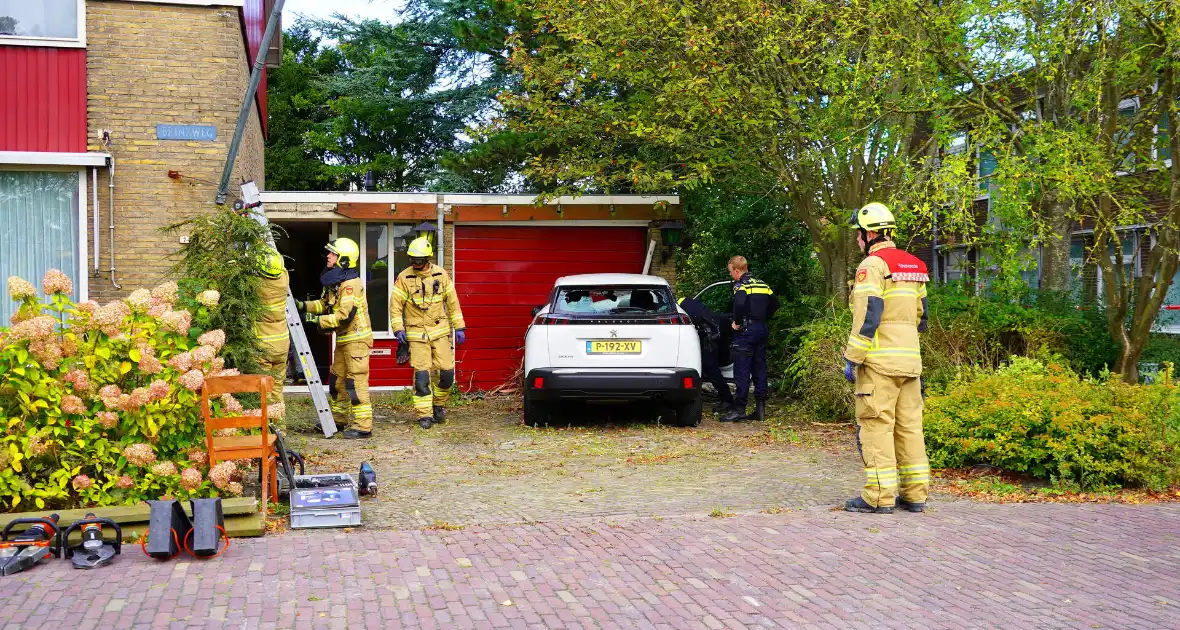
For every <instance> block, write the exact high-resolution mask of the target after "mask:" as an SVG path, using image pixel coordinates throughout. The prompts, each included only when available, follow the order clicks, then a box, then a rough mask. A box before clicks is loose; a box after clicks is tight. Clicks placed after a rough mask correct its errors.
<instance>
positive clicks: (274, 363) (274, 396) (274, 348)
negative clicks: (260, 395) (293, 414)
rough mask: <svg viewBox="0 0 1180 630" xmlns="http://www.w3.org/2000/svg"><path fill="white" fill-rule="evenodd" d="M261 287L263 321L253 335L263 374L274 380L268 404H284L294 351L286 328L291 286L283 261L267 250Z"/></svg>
mask: <svg viewBox="0 0 1180 630" xmlns="http://www.w3.org/2000/svg"><path fill="white" fill-rule="evenodd" d="M259 272H260V274H261V275H262V284H261V285H260V286H259V288H258V297H259V299H260V300H261V302H262V318H261V319H259V320H258V322H257V323H255V324H254V334H255V335H257V336H258V345H259V346H261V347H262V356H261V358H260V359H259V361H258V364H259V367H260V368H262V372H263V373H264V374H268V375H270V376H273V377H274V379H275V387H274V390H272V391H271V395H270V396H269V399H268V402H269V403H270V404H272V405H273V404H276V403H279V404H281V403H282V402H283V383H284V382H285V381H286V380H287V378H286V377H287V351H288V350H289V349H290V347H291V331H290V330H289V329H288V328H287V316H286V310H287V290H288V287H289V285H290V282H289V278H288V276H287V270H286V268H285V267H284V266H283V257H282V255H280V254H279V253H278V252H277V251H275V250H273V249H267V250H265V251H264V252H263V253H262V256H261V260H259Z"/></svg>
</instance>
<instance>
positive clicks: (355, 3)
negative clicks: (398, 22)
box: [283, 0, 402, 24]
mask: <svg viewBox="0 0 1180 630" xmlns="http://www.w3.org/2000/svg"><path fill="white" fill-rule="evenodd" d="M401 6H402V2H401V1H400V0H287V1H286V3H285V4H284V5H283V24H294V23H295V18H296V16H297V15H299V14H302V15H306V16H308V17H316V18H328V17H332V15H333V14H335V13H342V14H344V15H347V16H349V17H365V18H376V19H379V20H382V21H386V22H388V21H392V20H393V19H394V18H395V15H396V11H397V9H398V8H399V7H401Z"/></svg>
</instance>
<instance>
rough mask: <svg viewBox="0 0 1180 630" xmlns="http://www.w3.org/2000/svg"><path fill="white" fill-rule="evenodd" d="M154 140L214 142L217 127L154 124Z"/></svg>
mask: <svg viewBox="0 0 1180 630" xmlns="http://www.w3.org/2000/svg"><path fill="white" fill-rule="evenodd" d="M156 140H189V141H197V142H214V141H216V140H217V127H216V126H214V125H164V124H160V125H156Z"/></svg>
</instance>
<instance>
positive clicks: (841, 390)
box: [786, 306, 853, 419]
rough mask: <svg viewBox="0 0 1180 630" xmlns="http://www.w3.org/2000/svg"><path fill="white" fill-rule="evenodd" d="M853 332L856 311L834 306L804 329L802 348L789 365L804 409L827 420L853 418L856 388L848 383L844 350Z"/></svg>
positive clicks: (788, 373)
mask: <svg viewBox="0 0 1180 630" xmlns="http://www.w3.org/2000/svg"><path fill="white" fill-rule="evenodd" d="M851 328H852V311H851V310H849V309H847V308H837V307H835V306H830V307H829V308H828V309H827V310H826V312H825V314H824V316H822V317H816V318H815V319H812V320H811V321H809V322H807V323H805V324H803V325H802V326H800V327H799V328H798V329H797V331H798V334H799V343H798V347H797V349H796V350H795V353H794V356H793V358H792V359H791V360H790V362H789V363H788V364H787V368H786V374H787V377H788V378H789V379H790V380H791V382H792V385H793V387H794V390H795V392H797V393H798V394H800V395H799V398H800V402H801V403H802V405H803V408H804V409H805V410H807V411H808V413H810V414H811V415H812V416H814V417H816V418H823V419H849V418H851V417H852V403H853V397H852V385H851V384H849V383H848V381H846V380H845V379H844V346H845V345H846V344H847V342H848V331H849V330H850V329H851Z"/></svg>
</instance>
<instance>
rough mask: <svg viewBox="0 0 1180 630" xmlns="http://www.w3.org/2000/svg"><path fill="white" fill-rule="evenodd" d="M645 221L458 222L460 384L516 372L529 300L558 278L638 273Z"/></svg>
mask: <svg viewBox="0 0 1180 630" xmlns="http://www.w3.org/2000/svg"><path fill="white" fill-rule="evenodd" d="M646 244H647V229H646V228H643V227H491V226H482V225H481V226H475V225H459V226H456V228H455V285H456V286H457V287H458V290H459V301H460V303H461V304H462V305H463V315H464V317H465V318H466V320H467V331H468V334H467V343H466V344H464V345H463V346H461V347H460V348H459V353H458V359H459V366H458V368H459V374H458V380H459V384H460V386H461V387H463V388H464V389H468V388H471V387H473V388H475V389H491V388H493V387H496V386H497V385H500V384H502V383H504V382H506V381H508V380H509V379H511V378H512V377H513V375H514V374H516V371H517V369H518V368H520V364H521V360H522V359H523V357H524V333H525V330H526V329H527V328H528V325H529V323H530V322H531V321H532V310H533V307H534V306H538V305H540V304H543V303H544V302H545V300H546V299H547V298H548V297H549V292H550V291H551V290H552V289H553V282H554V281H555V280H557V279H558V278H560V277H561V276H568V275H572V274H579V273H641V272H642V271H643V262H644V259H645V257H646V255H647V249H646Z"/></svg>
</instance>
